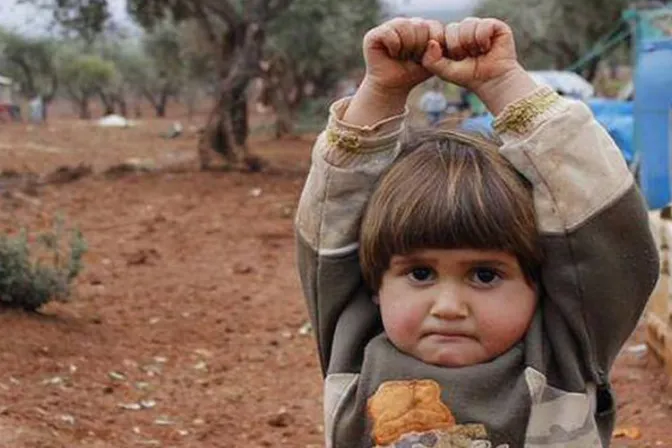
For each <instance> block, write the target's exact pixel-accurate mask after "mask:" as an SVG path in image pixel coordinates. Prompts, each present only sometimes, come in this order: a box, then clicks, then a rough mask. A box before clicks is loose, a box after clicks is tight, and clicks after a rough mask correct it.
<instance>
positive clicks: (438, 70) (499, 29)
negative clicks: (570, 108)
mask: <svg viewBox="0 0 672 448" xmlns="http://www.w3.org/2000/svg"><path fill="white" fill-rule="evenodd" d="M422 64H423V66H424V67H425V68H427V70H429V71H431V72H432V73H433V74H434V75H436V76H438V77H439V78H441V79H443V80H445V81H447V82H452V83H454V84H458V85H460V86H462V87H466V88H467V89H469V90H471V91H473V92H475V93H476V94H477V95H478V96H479V97H480V98H481V100H482V101H483V102H484V103H485V104H486V106H488V108H489V109H490V111H491V112H492V113H494V114H498V113H499V112H500V111H501V110H502V109H503V108H504V106H506V104H508V103H510V102H513V101H515V100H517V99H519V98H522V97H524V96H526V95H528V94H529V93H531V92H532V91H533V90H534V89H535V88H536V83H535V82H534V81H533V80H532V78H531V77H530V76H529V75H528V74H527V72H525V70H524V69H523V68H522V66H521V65H520V63H519V62H518V56H517V53H516V45H515V42H514V38H513V32H512V31H511V28H510V27H509V26H508V25H507V24H506V23H504V22H502V21H500V20H497V19H476V18H468V19H464V20H463V21H462V22H460V23H451V24H449V25H447V26H446V27H445V44H444V48H442V46H441V43H440V42H438V41H435V42H430V43H429V44H428V46H427V51H426V52H425V54H424V56H423V58H422Z"/></svg>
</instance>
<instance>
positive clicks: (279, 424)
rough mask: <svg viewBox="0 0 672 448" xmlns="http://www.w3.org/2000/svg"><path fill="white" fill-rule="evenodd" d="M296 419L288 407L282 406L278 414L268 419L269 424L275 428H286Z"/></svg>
mask: <svg viewBox="0 0 672 448" xmlns="http://www.w3.org/2000/svg"><path fill="white" fill-rule="evenodd" d="M293 421H294V419H293V418H292V416H291V415H290V414H289V412H287V409H285V408H282V409H280V410H279V411H278V413H277V414H275V415H273V416H271V417H270V418H269V419H268V420H267V423H268V424H269V426H272V427H274V428H286V427H288V426H289V425H291V424H292V423H293Z"/></svg>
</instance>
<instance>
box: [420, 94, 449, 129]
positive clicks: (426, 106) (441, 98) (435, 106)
mask: <svg viewBox="0 0 672 448" xmlns="http://www.w3.org/2000/svg"><path fill="white" fill-rule="evenodd" d="M419 105H420V110H421V111H423V112H424V113H425V116H426V117H427V123H428V124H429V125H430V126H434V125H436V124H437V123H438V122H439V121H441V117H443V114H444V112H446V109H447V108H448V100H447V99H446V96H445V95H444V94H443V92H442V91H441V87H440V85H438V84H434V85H432V87H431V88H430V89H429V90H427V91H426V92H425V93H423V94H422V96H421V97H420V104H419Z"/></svg>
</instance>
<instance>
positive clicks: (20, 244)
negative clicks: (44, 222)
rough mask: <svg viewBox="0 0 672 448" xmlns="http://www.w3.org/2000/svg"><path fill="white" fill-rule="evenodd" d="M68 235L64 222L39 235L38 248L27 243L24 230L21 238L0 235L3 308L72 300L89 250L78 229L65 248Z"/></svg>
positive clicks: (0, 290)
mask: <svg viewBox="0 0 672 448" xmlns="http://www.w3.org/2000/svg"><path fill="white" fill-rule="evenodd" d="M65 233H66V232H65V230H64V228H63V220H62V219H56V221H55V224H54V226H53V229H52V230H50V231H47V232H44V233H41V234H40V235H38V237H37V239H36V240H37V242H36V244H35V246H36V247H31V245H30V244H29V243H28V237H27V234H26V232H25V231H22V232H21V234H20V235H19V236H18V237H9V236H7V235H0V305H4V306H10V307H19V308H24V309H26V310H36V309H38V308H40V307H41V306H42V305H44V304H46V303H48V302H49V301H52V300H56V301H61V302H63V301H67V300H68V299H69V297H70V285H71V283H72V281H73V280H74V279H75V278H76V277H77V276H78V275H79V273H80V272H81V270H82V267H83V264H82V257H83V256H84V254H85V253H86V250H87V248H86V242H85V241H84V238H83V237H82V234H81V232H79V231H78V230H74V231H72V233H71V237H70V241H69V243H68V244H67V246H68V247H67V248H66V247H64V245H65V244H64V242H63V241H64V238H65ZM34 248H36V249H37V250H31V249H34Z"/></svg>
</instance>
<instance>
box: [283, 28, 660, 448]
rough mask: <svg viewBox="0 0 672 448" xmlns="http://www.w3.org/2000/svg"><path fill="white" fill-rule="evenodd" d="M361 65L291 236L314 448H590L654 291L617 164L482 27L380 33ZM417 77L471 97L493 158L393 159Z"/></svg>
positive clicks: (500, 38) (435, 151)
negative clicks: (318, 421) (319, 390)
mask: <svg viewBox="0 0 672 448" xmlns="http://www.w3.org/2000/svg"><path fill="white" fill-rule="evenodd" d="M364 52H365V59H366V64H367V73H366V77H365V79H364V81H363V82H362V84H361V86H360V87H359V89H358V91H357V92H356V93H355V95H354V96H353V97H352V98H346V99H343V100H340V101H338V102H336V103H335V104H334V105H333V106H332V108H331V117H330V120H329V124H328V126H327V129H326V131H325V132H324V133H323V134H322V135H321V136H320V137H319V138H318V140H317V142H316V144H315V148H314V152H313V159H312V168H311V171H310V174H309V175H308V179H307V181H306V185H305V188H304V191H303V194H302V196H301V200H300V204H299V209H298V213H297V220H296V226H297V243H298V255H299V270H300V274H301V280H302V284H303V288H304V293H305V295H306V298H307V301H308V308H309V311H310V315H311V318H312V322H313V326H314V328H315V331H316V334H317V343H318V349H319V354H320V360H321V365H322V369H323V373H324V375H325V393H324V406H325V437H326V446H327V447H334V448H352V447H370V446H380V447H383V446H385V447H396V448H402V447H404V448H422V447H425V448H429V447H434V448H437V447H500V448H505V447H510V448H514V447H516V448H517V447H523V446H525V447H557V448H559V447H581V448H585V447H605V446H609V443H610V438H611V432H612V428H613V424H614V410H615V406H614V401H613V397H612V392H611V389H610V384H609V370H610V368H611V366H612V363H613V361H614V359H615V357H616V355H617V353H618V351H619V349H620V348H621V346H622V345H623V343H624V342H625V341H626V339H627V337H628V336H629V334H630V333H631V331H632V330H633V328H634V327H635V325H636V322H637V320H638V318H639V316H640V314H641V313H642V310H643V308H644V305H645V303H646V301H647V298H648V296H649V293H650V292H651V290H652V288H653V286H654V283H655V281H656V279H657V273H658V260H657V252H656V248H655V246H654V243H653V240H652V238H651V235H650V232H649V227H648V219H647V214H646V209H645V206H644V205H643V202H642V200H641V198H640V195H639V193H638V191H637V188H636V186H635V184H634V182H633V178H632V176H631V175H630V173H629V172H628V170H627V168H626V166H625V163H624V161H623V159H622V157H621V155H620V153H619V151H618V149H617V148H616V146H615V145H614V143H613V142H612V141H611V139H610V138H609V137H608V135H607V133H606V132H605V131H604V130H603V129H602V128H601V127H600V126H599V125H598V124H597V122H596V121H595V120H594V119H593V117H592V115H591V113H590V112H589V109H588V108H587V107H586V106H585V105H583V104H582V103H580V102H576V101H572V100H569V99H564V98H561V97H559V96H558V95H557V94H556V93H555V92H553V90H552V89H550V88H549V87H544V86H537V85H536V84H535V82H534V81H533V80H532V79H531V78H530V76H529V75H528V74H527V73H526V72H525V71H524V70H523V69H522V68H521V66H520V65H519V63H518V62H517V56H516V52H515V46H514V41H513V37H512V33H511V30H510V29H509V27H508V26H507V25H505V24H504V23H502V22H499V21H497V20H494V19H466V20H464V21H463V22H461V23H453V24H449V25H447V26H445V27H444V26H443V25H441V24H440V23H438V22H434V21H424V20H420V19H394V20H392V21H390V22H387V23H385V24H383V25H381V26H379V27H377V28H375V29H373V30H371V31H370V32H369V33H368V34H367V35H366V37H365V38H364ZM432 75H435V76H437V77H439V78H441V79H443V80H444V81H447V82H452V83H455V84H458V85H460V86H462V87H465V88H467V89H469V90H471V91H473V92H475V93H476V94H477V95H478V96H479V98H480V99H481V100H482V101H483V102H484V104H486V105H487V107H488V108H489V110H490V111H491V112H492V113H493V115H495V116H496V117H497V119H496V122H495V129H496V131H497V133H498V136H499V138H500V139H501V141H502V142H503V143H502V145H501V147H496V146H495V145H493V144H488V143H486V142H484V141H482V140H480V139H478V138H475V137H470V136H467V135H460V134H456V133H444V134H441V133H439V134H435V135H426V136H415V137H412V138H410V141H409V143H408V144H407V145H405V146H403V145H401V144H400V137H401V135H402V134H403V133H404V131H405V124H404V122H405V117H406V115H407V112H406V109H405V102H406V99H407V95H408V93H409V91H410V90H411V89H412V88H413V87H414V86H415V85H417V84H418V83H420V82H423V81H424V80H426V79H428V78H429V77H430V76H432ZM402 146H403V147H402Z"/></svg>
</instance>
